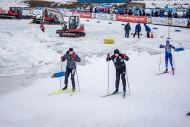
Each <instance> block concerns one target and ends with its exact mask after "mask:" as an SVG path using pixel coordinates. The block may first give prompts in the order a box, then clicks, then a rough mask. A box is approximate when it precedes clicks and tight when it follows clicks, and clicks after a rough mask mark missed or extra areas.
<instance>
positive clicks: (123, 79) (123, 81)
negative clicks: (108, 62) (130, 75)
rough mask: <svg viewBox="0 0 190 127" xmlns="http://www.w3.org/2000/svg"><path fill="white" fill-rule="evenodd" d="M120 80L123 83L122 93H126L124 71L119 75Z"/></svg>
mask: <svg viewBox="0 0 190 127" xmlns="http://www.w3.org/2000/svg"><path fill="white" fill-rule="evenodd" d="M121 80H122V83H123V91H124V92H126V79H125V70H124V71H123V72H122V74H121Z"/></svg>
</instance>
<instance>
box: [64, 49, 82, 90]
mask: <svg viewBox="0 0 190 127" xmlns="http://www.w3.org/2000/svg"><path fill="white" fill-rule="evenodd" d="M74 55H76V59H74ZM63 60H64V61H65V60H67V67H66V74H65V85H66V86H67V84H68V78H69V75H70V73H71V81H72V86H73V89H74V88H75V79H74V76H75V70H76V62H80V61H81V59H80V58H79V56H78V55H77V54H75V53H73V55H69V52H68V51H67V53H66V54H65V55H64V56H63Z"/></svg>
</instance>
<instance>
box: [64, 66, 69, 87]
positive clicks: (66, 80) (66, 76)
mask: <svg viewBox="0 0 190 127" xmlns="http://www.w3.org/2000/svg"><path fill="white" fill-rule="evenodd" d="M69 74H70V71H69V68H68V67H66V73H65V87H64V88H67V84H68V77H69ZM64 88H63V89H64Z"/></svg>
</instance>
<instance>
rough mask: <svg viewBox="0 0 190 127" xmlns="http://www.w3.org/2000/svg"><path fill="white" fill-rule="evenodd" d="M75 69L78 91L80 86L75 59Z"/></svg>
mask: <svg viewBox="0 0 190 127" xmlns="http://www.w3.org/2000/svg"><path fill="white" fill-rule="evenodd" d="M75 70H76V75H77V82H78V87H79V92H80V86H79V79H78V74H77V64H76V61H75Z"/></svg>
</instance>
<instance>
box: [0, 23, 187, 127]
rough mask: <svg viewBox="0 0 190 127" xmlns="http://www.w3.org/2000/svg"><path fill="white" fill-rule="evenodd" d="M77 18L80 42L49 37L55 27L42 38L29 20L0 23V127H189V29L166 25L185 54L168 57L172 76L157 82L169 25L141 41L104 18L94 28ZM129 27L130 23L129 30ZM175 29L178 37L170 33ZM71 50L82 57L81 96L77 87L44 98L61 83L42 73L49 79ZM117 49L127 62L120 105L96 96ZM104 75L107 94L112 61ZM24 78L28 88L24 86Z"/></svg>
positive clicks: (115, 98)
mask: <svg viewBox="0 0 190 127" xmlns="http://www.w3.org/2000/svg"><path fill="white" fill-rule="evenodd" d="M81 20H82V21H81V22H82V23H84V24H85V30H86V33H87V36H86V37H84V38H60V37H59V36H58V35H56V34H55V30H57V29H60V26H59V25H57V26H56V25H45V28H46V29H45V31H46V33H42V32H41V31H40V30H39V29H40V28H39V25H36V24H32V25H31V24H28V22H30V21H29V20H1V22H0V31H1V32H0V34H1V39H0V48H1V50H0V51H1V54H0V60H1V63H0V65H1V66H0V73H1V76H0V90H1V96H0V102H1V103H0V112H1V113H0V126H2V127H18V126H19V127H20V126H27V127H34V126H37V127H38V126H47V127H52V126H53V127H60V126H69V127H78V126H84V127H89V126H90V127H96V126H98V127H125V126H126V127H189V125H190V121H189V117H187V116H185V114H186V113H187V112H189V110H190V107H189V105H190V85H189V82H190V79H189V77H190V68H189V64H190V60H189V59H188V57H189V54H190V51H189V48H190V43H189V40H190V36H189V30H188V29H185V28H178V27H171V38H172V39H171V44H173V45H174V46H175V47H184V48H185V51H183V52H173V58H174V62H175V68H176V71H175V76H173V75H171V73H169V74H163V75H159V76H156V74H157V73H160V72H163V71H164V70H165V63H164V53H162V54H161V55H160V54H159V53H160V52H161V50H160V49H159V48H158V47H159V45H160V44H165V41H166V37H167V32H168V31H167V30H168V29H167V28H168V27H166V26H158V25H149V26H150V27H151V28H153V27H157V28H158V30H156V31H154V33H155V38H154V39H147V38H145V37H144V36H142V37H141V39H137V38H132V37H131V36H130V38H128V39H127V38H124V30H123V26H122V25H121V24H122V23H123V22H116V21H115V22H114V21H113V22H112V23H113V24H111V25H110V24H108V21H105V20H104V21H101V23H96V22H97V20H96V19H91V20H90V21H89V22H86V19H81ZM4 24H6V25H4ZM135 25H136V24H135V23H131V28H132V32H134V28H135ZM98 28H101V29H98ZM175 29H180V30H181V32H178V33H176V32H174V30H175ZM142 34H143V35H146V32H145V29H144V27H143V26H142ZM165 34H166V36H164V38H160V37H161V36H162V35H165ZM106 37H113V38H114V39H115V44H113V45H105V44H104V43H103V39H104V38H106ZM69 47H73V48H74V50H75V52H76V53H77V54H78V55H79V56H80V57H81V59H82V62H81V63H79V64H78V66H77V72H78V76H79V82H80V88H81V92H79V91H78V85H77V82H76V86H77V92H76V93H75V95H74V96H73V97H70V92H66V93H62V94H59V95H55V96H47V94H48V93H50V92H52V91H55V90H58V89H59V85H60V84H59V81H60V79H58V78H55V79H51V78H48V77H46V78H43V77H42V74H43V75H44V74H49V75H46V76H49V77H50V76H51V75H52V74H53V72H59V71H60V66H61V62H60V56H61V55H62V54H64V53H65V52H66V51H67V50H68V48H69ZM115 48H118V49H120V51H121V52H123V53H126V54H127V55H128V56H129V57H130V60H129V61H128V62H126V64H127V72H128V76H129V83H130V88H131V93H132V94H131V95H127V96H126V98H125V99H123V98H122V95H116V96H110V97H106V98H102V97H100V96H102V95H105V94H107V69H108V68H107V67H108V63H107V62H106V61H105V58H106V54H107V53H111V54H112V53H113V50H114V49H115ZM151 54H153V55H151ZM160 58H161V71H159V69H158V68H159V62H160ZM65 64H66V63H64V64H63V70H65ZM25 65H27V66H25ZM52 69H53V70H54V71H52ZM22 72H23V73H22ZM109 72H110V73H109V74H110V84H109V87H110V89H109V93H111V92H113V91H114V90H115V68H114V65H113V63H112V62H110V71H109ZM15 73H16V74H17V76H14V74H15ZM39 74H40V75H39ZM33 76H37V80H34V79H32V77H33ZM27 80H32V81H33V83H31V84H30V83H28V84H27V82H26V81H27ZM63 80H64V78H62V87H63ZM10 81H12V83H10ZM19 81H20V82H19ZM76 81H77V80H76ZM69 87H71V83H70V80H69ZM15 88H17V89H16V90H15ZM120 91H122V84H121V83H120ZM127 91H129V90H127ZM7 92H8V93H7ZM179 121H180V122H179Z"/></svg>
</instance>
